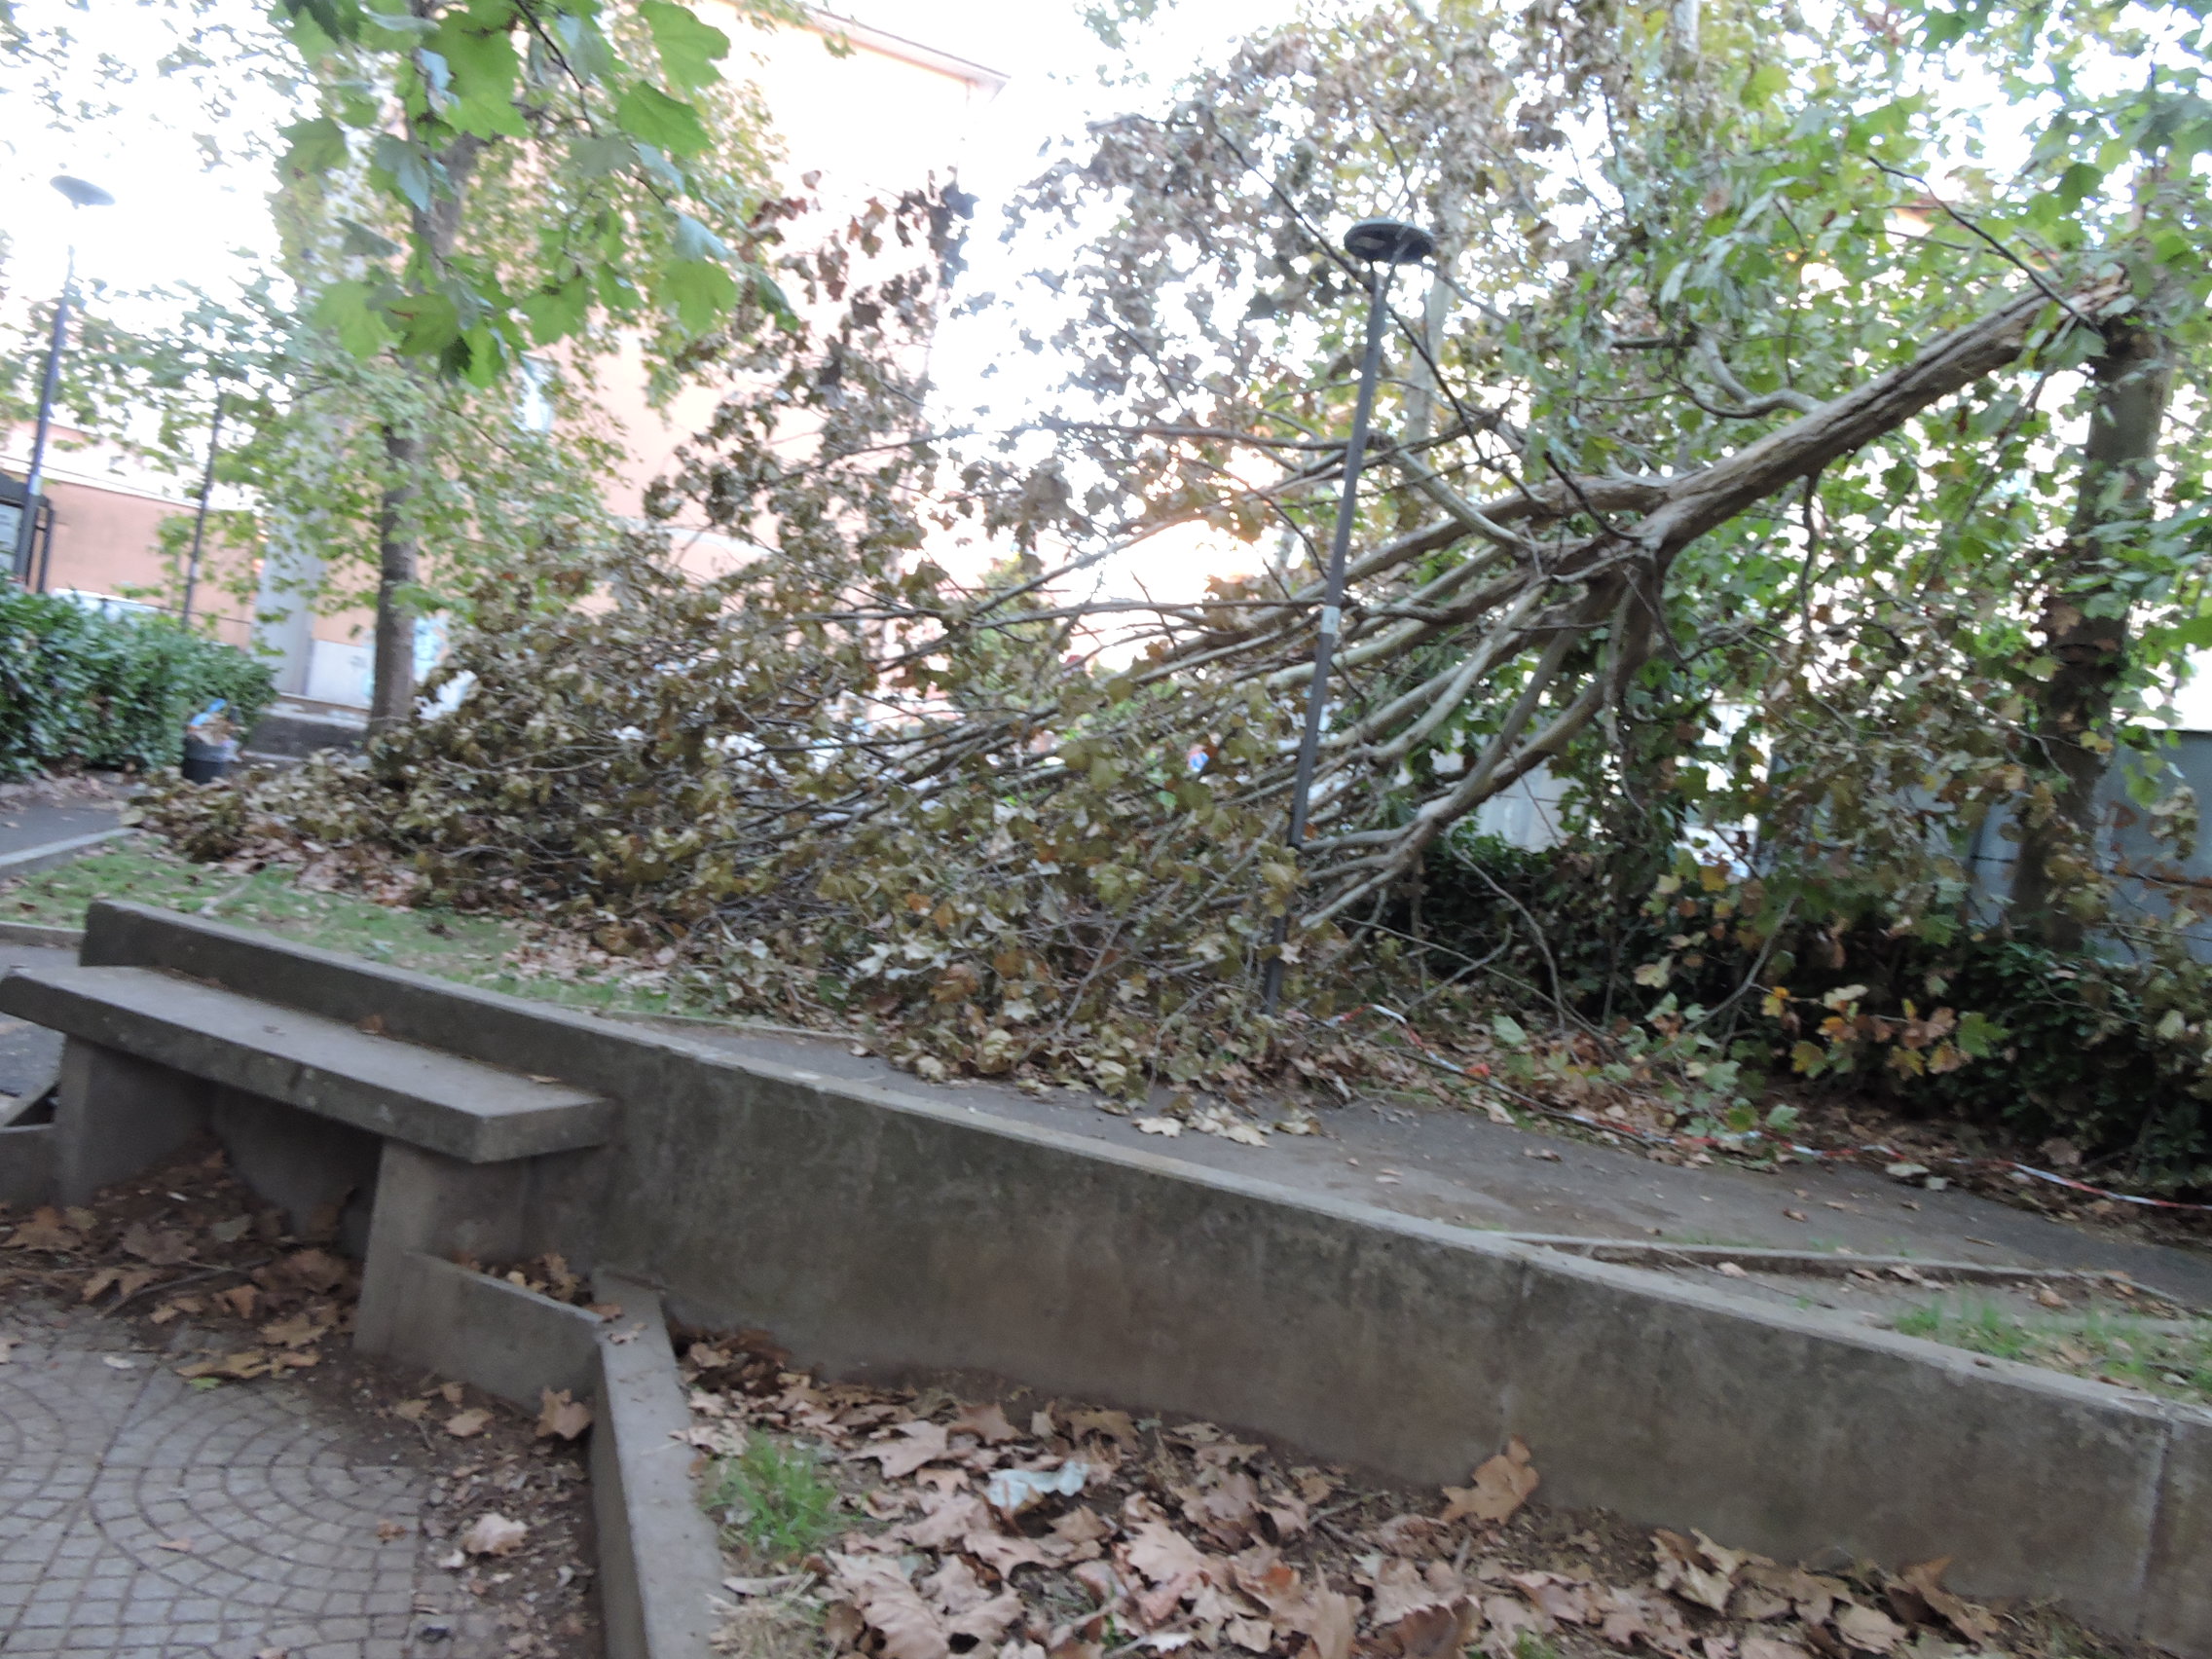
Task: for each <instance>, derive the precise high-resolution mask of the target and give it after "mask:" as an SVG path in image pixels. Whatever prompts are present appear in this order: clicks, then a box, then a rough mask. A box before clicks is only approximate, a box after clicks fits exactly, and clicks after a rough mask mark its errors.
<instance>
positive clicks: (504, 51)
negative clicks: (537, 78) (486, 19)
mask: <svg viewBox="0 0 2212 1659" xmlns="http://www.w3.org/2000/svg"><path fill="white" fill-rule="evenodd" d="M435 45H436V48H437V51H438V52H439V54H440V55H442V56H444V58H445V60H446V63H447V66H448V67H449V68H450V69H451V71H452V82H451V90H452V93H453V99H454V104H453V109H452V111H451V112H450V113H449V114H448V116H447V119H448V121H450V122H451V123H452V125H453V126H454V128H455V129H457V130H459V131H461V132H468V133H473V134H474V135H475V136H477V137H479V138H498V137H510V138H521V137H525V136H527V135H528V133H529V131H530V129H529V128H528V127H527V126H525V125H524V123H523V119H522V115H521V113H520V112H519V111H518V110H517V109H516V108H515V81H516V78H517V77H518V76H519V75H520V74H521V71H522V59H521V58H520V57H518V56H517V55H516V54H515V49H514V43H513V42H512V41H510V40H509V39H508V38H507V35H506V33H505V31H504V30H485V29H472V28H468V27H466V26H464V23H463V20H462V19H461V18H448V19H447V21H446V22H445V23H444V25H443V26H441V27H440V28H439V30H438V35H437V40H436V42H435Z"/></svg>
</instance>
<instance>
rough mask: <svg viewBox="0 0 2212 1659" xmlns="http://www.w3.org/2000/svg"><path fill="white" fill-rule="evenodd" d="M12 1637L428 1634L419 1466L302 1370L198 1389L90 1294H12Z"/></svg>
mask: <svg viewBox="0 0 2212 1659" xmlns="http://www.w3.org/2000/svg"><path fill="white" fill-rule="evenodd" d="M11 1339H12V1341H11ZM0 1345H5V1346H6V1355H5V1357H6V1358H7V1361H8V1363H6V1364H4V1365H0V1655H5V1656H6V1659H45V1656H47V1655H70V1656H72V1659H170V1656H172V1655H174V1656H182V1655H215V1656H219V1659H255V1656H256V1655H269V1656H272V1659H273V1656H274V1654H275V1653H276V1651H278V1650H280V1651H281V1652H282V1653H284V1654H285V1655H286V1656H287V1659H403V1656H404V1655H406V1654H407V1653H408V1652H409V1651H410V1649H411V1647H412V1646H413V1645H414V1644H413V1643H411V1642H410V1641H409V1640H408V1638H409V1634H410V1623H411V1620H412V1618H413V1615H414V1612H415V1609H416V1605H417V1603H416V1595H417V1591H418V1588H419V1584H418V1579H419V1575H420V1574H421V1572H422V1570H423V1569H422V1567H421V1566H420V1565H419V1564H420V1562H421V1552H419V1548H418V1545H419V1542H420V1536H419V1533H420V1529H419V1527H418V1524H417V1523H418V1521H419V1518H420V1515H421V1512H422V1510H423V1506H424V1496H425V1493H426V1491H427V1488H428V1479H427V1477H426V1476H425V1475H424V1474H423V1473H422V1472H421V1471H419V1470H416V1469H412V1468H405V1467H400V1466H397V1465H395V1464H390V1463H386V1464H381V1465H380V1464H377V1463H374V1462H372V1461H371V1457H372V1455H371V1454H368V1453H366V1452H363V1451H361V1450H359V1449H358V1447H357V1446H356V1445H354V1444H353V1443H352V1441H351V1440H350V1436H349V1434H348V1432H347V1429H346V1427H345V1425H344V1424H342V1423H335V1424H334V1423H333V1422H331V1421H329V1420H327V1419H328V1418H329V1417H330V1415H331V1413H330V1411H329V1409H328V1408H327V1407H318V1405H317V1403H316V1402H315V1401H314V1400H313V1398H312V1397H311V1396H310V1395H309V1394H308V1393H307V1392H306V1391H305V1390H304V1389H300V1388H293V1387H286V1386H282V1385H270V1386H254V1387H238V1386H231V1387H221V1388H215V1389H210V1390H207V1391H204V1392H202V1391H198V1390H195V1389H193V1388H192V1387H190V1386H189V1385H188V1384H187V1383H185V1382H184V1381H183V1380H182V1379H180V1378H178V1377H177V1376H176V1375H175V1373H174V1372H173V1371H172V1370H171V1369H170V1368H169V1367H167V1366H166V1365H164V1364H162V1363H161V1360H160V1356H158V1355H155V1354H151V1353H148V1352H146V1351H145V1350H144V1349H142V1348H137V1347H134V1346H133V1345H132V1343H131V1342H130V1340H129V1333H128V1332H127V1331H126V1330H124V1329H123V1328H121V1327H120V1326H118V1325H116V1324H114V1323H111V1322H109V1321H106V1320H103V1319H101V1318H99V1317H97V1316H96V1315H93V1314H91V1313H88V1312H82V1311H76V1310H71V1311H68V1312H65V1313H61V1314H59V1315H55V1314H54V1313H51V1312H49V1311H47V1310H44V1309H31V1308H22V1309H16V1310H12V1311H5V1312H0ZM421 1588H423V1589H425V1590H427V1589H430V1588H432V1587H431V1586H428V1585H423V1586H421ZM425 1605H428V1604H427V1603H425Z"/></svg>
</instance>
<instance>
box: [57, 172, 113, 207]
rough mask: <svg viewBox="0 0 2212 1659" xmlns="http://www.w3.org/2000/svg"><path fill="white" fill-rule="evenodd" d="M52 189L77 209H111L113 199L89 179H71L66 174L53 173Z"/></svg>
mask: <svg viewBox="0 0 2212 1659" xmlns="http://www.w3.org/2000/svg"><path fill="white" fill-rule="evenodd" d="M52 182H53V185H54V188H55V189H56V190H58V191H60V192H61V194H62V195H64V196H66V197H68V198H69V200H70V201H71V202H72V203H75V204H76V205H77V206H79V207H112V206H114V205H115V198H114V197H112V196H110V195H109V194H108V193H107V192H106V191H104V190H102V189H101V188H100V187H99V186H98V185H96V184H94V183H92V181H91V180H90V179H82V178H72V177H70V176H69V175H68V174H67V173H55V175H54V178H53V180H52Z"/></svg>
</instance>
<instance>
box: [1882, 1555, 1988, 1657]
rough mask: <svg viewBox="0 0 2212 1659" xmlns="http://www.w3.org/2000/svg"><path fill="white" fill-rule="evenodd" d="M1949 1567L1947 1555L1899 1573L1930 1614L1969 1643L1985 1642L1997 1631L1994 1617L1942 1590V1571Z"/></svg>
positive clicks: (1982, 1609) (1984, 1608)
mask: <svg viewBox="0 0 2212 1659" xmlns="http://www.w3.org/2000/svg"><path fill="white" fill-rule="evenodd" d="M1950 1565H1951V1558H1950V1557H1949V1556H1941V1557H1938V1558H1937V1559H1936V1560H1935V1561H1924V1562H1922V1563H1921V1564H1920V1565H1919V1566H1917V1567H1906V1568H1905V1569H1904V1571H1903V1572H1902V1573H1900V1574H1899V1579H1900V1580H1901V1581H1902V1582H1903V1584H1904V1587H1905V1588H1906V1589H1907V1590H1909V1591H1911V1592H1912V1593H1913V1594H1914V1595H1915V1596H1918V1597H1919V1598H1920V1599H1921V1600H1922V1601H1923V1602H1925V1603H1927V1604H1928V1606H1929V1609H1930V1611H1932V1612H1934V1613H1936V1614H1937V1615H1938V1616H1939V1617H1941V1618H1942V1620H1943V1622H1944V1623H1946V1624H1948V1625H1949V1626H1950V1627H1951V1628H1952V1629H1953V1630H1955V1631H1957V1632H1958V1633H1959V1634H1960V1635H1961V1636H1963V1637H1965V1638H1966V1639H1967V1640H1968V1641H1972V1642H1985V1641H1988V1640H1989V1639H1990V1638H1991V1637H1993V1636H1995V1635H1996V1634H1997V1631H1998V1624H1997V1620H1996V1618H1995V1617H1994V1616H1993V1615H1992V1614H1991V1613H1990V1611H1989V1609H1988V1608H1987V1607H1982V1606H1976V1605H1975V1604H1973V1603H1972V1602H1969V1601H1967V1600H1965V1599H1964V1598H1963V1597H1960V1596H1958V1595H1956V1594H1954V1593H1953V1592H1951V1591H1949V1590H1946V1589H1944V1588H1943V1569H1944V1568H1945V1567H1949V1566H1950Z"/></svg>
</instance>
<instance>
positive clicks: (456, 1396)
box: [438, 1383, 463, 1406]
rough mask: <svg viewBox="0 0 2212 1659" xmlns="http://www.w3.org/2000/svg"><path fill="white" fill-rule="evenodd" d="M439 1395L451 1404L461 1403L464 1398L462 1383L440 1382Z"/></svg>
mask: <svg viewBox="0 0 2212 1659" xmlns="http://www.w3.org/2000/svg"><path fill="white" fill-rule="evenodd" d="M438 1397H439V1398H440V1399H442V1400H444V1401H445V1403H446V1404H447V1405H449V1406H458V1405H460V1404H461V1400H462V1398H463V1394H462V1390H461V1384H460V1383H439V1384H438Z"/></svg>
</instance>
